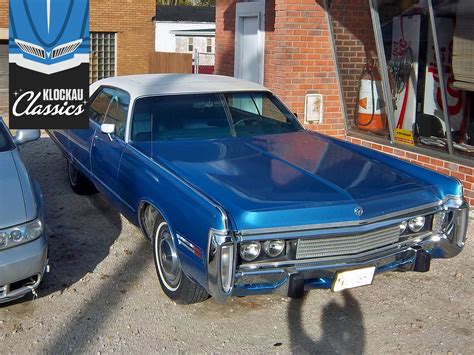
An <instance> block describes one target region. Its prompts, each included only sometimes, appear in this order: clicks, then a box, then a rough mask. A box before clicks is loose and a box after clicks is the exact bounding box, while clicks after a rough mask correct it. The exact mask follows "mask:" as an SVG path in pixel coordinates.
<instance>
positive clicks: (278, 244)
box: [263, 240, 285, 258]
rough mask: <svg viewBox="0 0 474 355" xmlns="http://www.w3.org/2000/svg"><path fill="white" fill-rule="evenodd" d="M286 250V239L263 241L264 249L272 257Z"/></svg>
mask: <svg viewBox="0 0 474 355" xmlns="http://www.w3.org/2000/svg"><path fill="white" fill-rule="evenodd" d="M283 250H285V241H284V240H267V241H265V242H264V243H263V251H264V252H265V254H267V255H268V256H269V257H271V258H275V257H277V256H278V255H280V254H281V253H283Z"/></svg>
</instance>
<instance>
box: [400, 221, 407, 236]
mask: <svg viewBox="0 0 474 355" xmlns="http://www.w3.org/2000/svg"><path fill="white" fill-rule="evenodd" d="M407 226H408V222H407V221H403V222H402V223H400V234H402V233H403V232H405V230H406V229H407Z"/></svg>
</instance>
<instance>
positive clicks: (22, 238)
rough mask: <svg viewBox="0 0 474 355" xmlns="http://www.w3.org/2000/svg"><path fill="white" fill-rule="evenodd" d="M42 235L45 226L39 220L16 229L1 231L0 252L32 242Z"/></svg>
mask: <svg viewBox="0 0 474 355" xmlns="http://www.w3.org/2000/svg"><path fill="white" fill-rule="evenodd" d="M42 234H43V224H42V223H41V220H39V219H35V220H34V221H31V222H28V223H25V224H22V225H19V226H16V227H11V228H7V229H0V250H3V249H8V248H12V247H15V246H17V245H20V244H24V243H27V242H30V241H32V240H34V239H37V238H39V237H40V236H41V235H42Z"/></svg>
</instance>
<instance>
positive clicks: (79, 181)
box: [67, 160, 97, 195]
mask: <svg viewBox="0 0 474 355" xmlns="http://www.w3.org/2000/svg"><path fill="white" fill-rule="evenodd" d="M67 175H68V179H69V184H70V185H71V188H72V189H73V190H74V192H75V193H77V194H78V195H90V194H93V193H95V192H97V190H96V188H95V186H94V185H93V184H92V182H91V181H90V180H89V179H88V178H86V177H85V176H84V174H82V173H81V172H80V171H79V170H77V168H76V167H75V166H74V165H73V164H72V163H71V162H70V161H69V160H68V161H67Z"/></svg>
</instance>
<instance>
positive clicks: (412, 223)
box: [408, 216, 425, 233]
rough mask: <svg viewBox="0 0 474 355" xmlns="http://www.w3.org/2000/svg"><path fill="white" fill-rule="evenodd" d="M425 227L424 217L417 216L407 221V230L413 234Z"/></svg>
mask: <svg viewBox="0 0 474 355" xmlns="http://www.w3.org/2000/svg"><path fill="white" fill-rule="evenodd" d="M424 226H425V217H423V216H418V217H415V218H412V219H410V220H409V221H408V228H410V230H411V231H412V232H414V233H416V232H419V231H421V230H422V229H423V227H424Z"/></svg>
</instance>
